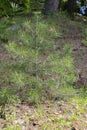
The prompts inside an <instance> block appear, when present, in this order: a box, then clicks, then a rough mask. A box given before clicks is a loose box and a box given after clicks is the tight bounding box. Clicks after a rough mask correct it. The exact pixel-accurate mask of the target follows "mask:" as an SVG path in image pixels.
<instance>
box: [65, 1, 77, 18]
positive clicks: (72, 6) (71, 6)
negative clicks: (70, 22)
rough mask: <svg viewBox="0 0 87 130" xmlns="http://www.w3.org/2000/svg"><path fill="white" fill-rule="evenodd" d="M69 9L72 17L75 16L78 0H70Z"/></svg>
mask: <svg viewBox="0 0 87 130" xmlns="http://www.w3.org/2000/svg"><path fill="white" fill-rule="evenodd" d="M67 11H68V13H69V15H70V16H71V17H74V13H75V11H76V0H68V2H67Z"/></svg>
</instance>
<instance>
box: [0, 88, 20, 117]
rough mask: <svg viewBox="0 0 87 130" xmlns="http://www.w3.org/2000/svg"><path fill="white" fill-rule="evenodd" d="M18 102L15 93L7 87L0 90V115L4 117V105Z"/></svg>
mask: <svg viewBox="0 0 87 130" xmlns="http://www.w3.org/2000/svg"><path fill="white" fill-rule="evenodd" d="M17 102H20V101H19V98H18V96H17V95H15V94H14V92H13V90H12V89H11V88H9V87H6V88H2V90H0V117H1V118H5V116H6V115H5V105H6V104H9V103H17Z"/></svg>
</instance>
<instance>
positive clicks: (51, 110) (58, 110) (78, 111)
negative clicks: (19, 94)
mask: <svg viewBox="0 0 87 130" xmlns="http://www.w3.org/2000/svg"><path fill="white" fill-rule="evenodd" d="M17 19H18V24H19V23H20V22H21V20H19V18H17ZM21 19H22V18H21ZM23 20H24V18H23ZM3 21H5V22H6V19H1V20H0V24H3ZM5 24H8V23H7V22H6V23H5ZM5 24H4V27H3V28H4V31H5V30H6V29H7V27H6V26H5ZM12 24H14V23H12ZM55 24H56V26H57V25H58V24H59V26H60V28H59V29H60V31H61V33H62V35H63V37H60V38H56V39H55V43H56V44H58V45H57V48H56V51H58V50H61V49H62V47H63V45H64V44H65V43H66V44H70V45H72V47H73V50H72V56H73V58H74V65H75V69H76V72H77V75H78V74H81V76H82V77H83V78H85V79H87V46H85V45H84V44H83V43H82V40H83V39H84V38H85V37H84V30H85V28H87V23H83V22H80V21H70V22H69V21H68V19H65V18H63V17H62V18H61V19H59V21H57V20H55ZM10 26H13V25H10ZM10 26H9V27H10ZM18 27H19V26H18ZM2 31H3V30H1V31H0V34H1V33H2ZM8 35H9V34H8ZM0 42H3V44H0V62H1V63H0V67H1V68H2V66H3V64H4V61H5V62H6V61H8V59H9V55H8V53H7V52H6V50H5V48H4V45H6V44H7V39H5V37H4V38H3V36H2V34H1V35H0ZM2 73H3V72H2V70H1V69H0V78H1V79H0V87H1V86H2V84H3V78H4V77H2V76H1V75H2ZM4 73H5V72H4ZM85 81H86V82H85V83H83V84H86V86H87V80H85ZM83 84H82V83H81V85H83ZM6 116H7V117H6V118H7V119H6V120H3V119H0V130H87V99H83V98H81V97H80V98H76V97H73V98H72V99H69V100H59V101H49V100H48V101H46V102H44V103H42V104H37V105H36V106H31V105H29V104H28V103H27V102H26V103H25V104H17V105H10V106H8V105H7V106H6ZM13 126H14V128H13Z"/></svg>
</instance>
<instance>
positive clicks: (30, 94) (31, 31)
mask: <svg viewBox="0 0 87 130" xmlns="http://www.w3.org/2000/svg"><path fill="white" fill-rule="evenodd" d="M60 36H61V33H59V31H58V29H56V28H55V25H54V24H53V23H52V22H51V21H49V22H46V21H45V20H43V18H41V17H39V16H35V17H33V18H32V19H31V20H30V21H28V20H27V21H25V22H24V23H23V24H22V29H20V30H19V32H18V38H17V40H14V41H9V44H8V45H6V46H5V47H6V50H7V51H8V53H9V55H10V56H11V57H12V59H13V60H15V62H14V63H11V62H10V64H9V68H10V72H11V73H10V75H9V76H8V78H9V79H8V80H9V82H10V87H12V88H14V90H15V92H16V94H17V95H18V96H19V97H20V99H21V100H25V99H27V100H29V101H30V102H34V103H37V102H39V101H41V100H44V99H45V98H49V99H51V98H53V97H54V98H55V97H58V95H60V94H59V93H60V92H61V95H62V94H63V95H64V94H65V93H66V91H68V90H69V91H68V92H69V93H70V89H69V88H70V87H71V86H72V84H73V82H74V81H75V80H76V77H75V72H74V66H73V59H72V56H71V51H72V49H71V46H69V45H65V46H63V48H62V52H61V51H59V52H56V51H55V48H56V44H55V42H54V40H53V39H54V38H56V37H60ZM64 88H68V89H66V91H65V93H62V91H63V89H64ZM72 90H73V89H71V91H72ZM41 95H42V96H41ZM67 95H68V94H67ZM40 97H41V98H40ZM63 97H64V96H63Z"/></svg>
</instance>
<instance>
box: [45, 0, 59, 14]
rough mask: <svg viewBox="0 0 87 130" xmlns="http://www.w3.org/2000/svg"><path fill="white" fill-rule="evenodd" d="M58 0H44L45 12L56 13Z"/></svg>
mask: <svg viewBox="0 0 87 130" xmlns="http://www.w3.org/2000/svg"><path fill="white" fill-rule="evenodd" d="M59 1H60V0H46V1H45V14H50V13H57V12H58V7H59Z"/></svg>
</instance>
